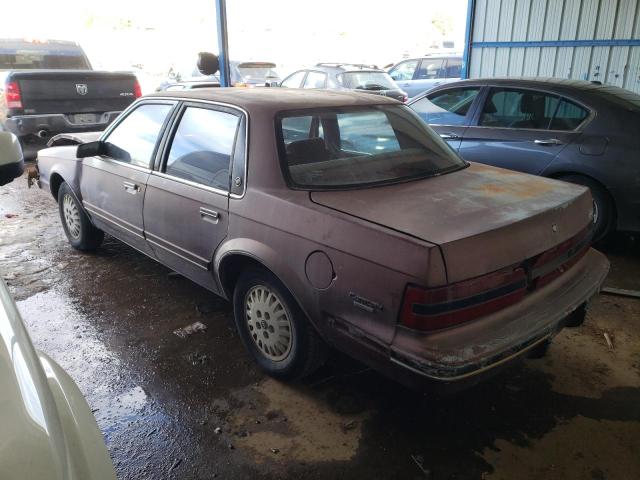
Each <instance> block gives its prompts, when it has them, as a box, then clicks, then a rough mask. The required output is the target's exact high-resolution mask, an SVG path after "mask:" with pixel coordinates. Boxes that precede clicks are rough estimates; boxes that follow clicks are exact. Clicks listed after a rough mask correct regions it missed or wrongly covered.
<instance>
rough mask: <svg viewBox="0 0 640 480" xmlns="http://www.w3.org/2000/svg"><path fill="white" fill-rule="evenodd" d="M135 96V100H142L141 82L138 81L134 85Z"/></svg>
mask: <svg viewBox="0 0 640 480" xmlns="http://www.w3.org/2000/svg"><path fill="white" fill-rule="evenodd" d="M133 96H134V97H135V98H140V97H141V96H142V89H141V88H140V82H138V80H136V81H135V83H134V84H133Z"/></svg>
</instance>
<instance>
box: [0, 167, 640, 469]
mask: <svg viewBox="0 0 640 480" xmlns="http://www.w3.org/2000/svg"><path fill="white" fill-rule="evenodd" d="M608 255H609V258H610V259H611V261H612V270H611V275H610V277H609V279H608V280H607V284H608V285H610V286H614V287H619V288H627V289H632V288H635V289H640V242H633V241H631V240H622V241H621V242H619V244H618V245H615V246H614V247H612V248H610V249H609V251H608ZM0 272H1V275H2V276H3V278H4V279H5V281H6V282H7V284H8V285H9V288H10V290H11V292H12V293H13V295H14V296H15V298H16V300H17V301H18V307H19V309H20V311H21V312H22V314H23V316H24V319H25V321H26V323H27V325H28V327H29V330H30V332H31V335H32V338H33V341H34V343H35V344H36V347H37V348H38V349H40V350H42V351H44V352H46V353H47V354H49V355H50V356H51V357H53V358H54V359H55V360H56V361H57V362H58V363H60V364H61V365H62V366H63V367H64V368H65V369H66V370H67V371H68V372H69V373H70V374H71V376H72V377H73V378H74V380H75V381H76V382H77V383H78V385H79V386H80V389H81V390H82V392H83V393H84V394H85V396H86V397H87V400H88V402H89V405H90V406H91V408H92V409H93V410H94V414H95V416H96V419H97V421H98V425H99V426H100V428H101V430H102V432H103V434H104V437H105V440H106V443H107V446H108V449H109V452H110V454H111V458H112V459H113V462H114V465H115V467H116V470H117V473H118V476H119V478H121V479H147V478H148V479H159V478H180V479H209V478H231V479H234V478H238V479H241V478H242V479H244V478H254V479H271V478H305V479H314V478H341V479H351V478H353V479H362V478H371V479H387V478H390V479H394V478H399V479H414V478H415V479H421V478H430V479H454V478H455V479H481V478H482V479H555V478H562V479H563V480H571V479H621V480H627V479H636V478H640V300H637V299H629V298H624V297H614V296H605V295H601V296H599V297H598V298H596V299H595V300H594V301H593V303H592V304H591V307H590V309H589V315H588V318H587V321H586V323H585V325H584V326H582V327H580V328H578V329H572V330H565V331H564V332H563V333H561V334H560V335H559V336H558V337H557V338H556V341H555V342H554V343H553V345H552V346H551V348H550V350H549V353H548V355H547V356H546V357H545V358H543V359H540V360H527V361H525V362H524V363H523V364H521V365H519V366H517V367H515V368H513V369H511V370H509V371H507V372H505V373H504V374H503V375H501V376H499V377H496V378H495V379H493V380H491V381H489V382H487V383H485V384H483V385H480V386H478V387H476V388H474V389H472V390H469V391H466V392H463V393H460V394H457V395H455V396H453V397H446V398H439V397H436V396H433V395H428V394H423V393H419V392H414V391H410V390H407V389H405V388H403V387H401V386H399V385H397V384H395V383H393V382H392V381H390V380H387V379H385V378H383V377H381V376H379V375H378V374H376V373H375V372H372V371H370V370H368V369H366V368H364V367H363V366H362V365H359V364H357V363H355V362H353V361H351V360H349V359H347V358H345V357H343V356H342V355H339V354H337V353H336V354H332V358H331V361H330V364H329V365H328V366H326V367H324V368H323V369H322V370H321V371H320V372H318V373H317V374H316V375H314V376H313V377H312V378H310V379H308V380H307V381H305V383H303V384H293V385H286V384H282V383H279V382H277V381H275V380H273V379H270V378H268V377H265V376H264V375H263V374H262V373H261V372H260V371H258V370H257V369H256V367H255V366H254V365H253V363H252V362H251V361H250V360H249V358H248V356H247V355H246V354H245V352H244V350H243V348H242V345H241V343H240V340H239V338H238V336H237V335H236V333H235V331H234V328H233V323H232V318H231V310H230V305H229V304H228V303H227V302H225V301H223V300H221V299H218V298H216V297H215V296H212V295H211V294H210V293H208V292H206V291H205V290H203V289H201V288H200V287H198V286H196V285H195V284H193V283H192V282H190V281H188V280H186V279H184V278H182V277H180V276H175V275H171V274H170V271H169V270H167V269H166V268H164V267H162V266H161V265H159V264H157V263H155V262H154V261H152V260H150V259H148V258H146V257H144V256H143V255H142V254H139V253H138V252H136V251H134V250H132V249H131V248H129V247H127V246H126V245H124V244H122V243H120V242H118V241H117V240H115V239H113V238H107V240H106V241H105V243H104V246H103V247H102V248H101V249H100V250H99V251H98V252H96V253H95V254H81V253H78V252H76V251H74V250H73V249H71V248H70V247H69V245H68V244H67V242H66V240H65V238H64V234H63V232H62V228H61V227H60V225H59V220H58V213H57V206H56V204H55V203H54V201H53V199H52V198H51V196H50V195H49V194H48V193H46V192H43V191H39V190H36V189H31V190H28V189H27V188H26V182H24V181H23V180H19V181H17V182H14V183H12V184H10V185H8V186H5V187H3V188H2V189H0ZM196 321H199V322H202V323H203V324H204V325H206V331H205V332H200V333H194V334H192V335H188V336H186V337H185V338H179V337H178V336H176V335H174V334H173V331H174V330H176V329H178V328H181V327H184V326H186V325H189V324H191V323H193V322H196ZM604 332H607V334H608V335H609V336H610V338H611V339H612V342H613V349H611V348H610V347H609V346H608V345H607V342H606V340H605V338H604Z"/></svg>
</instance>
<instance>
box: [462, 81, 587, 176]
mask: <svg viewBox="0 0 640 480" xmlns="http://www.w3.org/2000/svg"><path fill="white" fill-rule="evenodd" d="M588 116H589V111H588V110H587V109H586V108H584V107H582V106H580V105H578V104H577V103H575V102H572V101H570V100H568V99H566V98H563V97H560V96H558V95H556V94H554V93H550V92H544V91H538V90H533V89H525V88H505V87H492V88H490V89H489V90H488V92H487V95H486V98H485V99H484V101H483V104H482V107H481V108H479V109H478V110H477V112H476V113H475V115H474V119H473V122H472V124H471V126H469V128H467V129H466V131H465V133H464V137H463V139H462V142H461V145H460V149H459V152H460V154H461V155H462V156H463V157H464V159H465V160H469V161H472V162H481V163H487V164H490V165H495V166H497V167H503V168H509V169H512V170H518V171H520V172H525V173H531V174H540V173H541V172H542V171H543V170H544V169H545V167H546V166H547V165H548V164H549V163H550V162H551V161H552V160H553V159H554V158H555V157H556V156H557V155H558V154H559V153H560V152H561V151H562V150H563V149H564V148H565V147H566V146H567V145H568V144H570V143H571V142H573V141H574V140H575V139H576V138H577V137H578V136H579V135H580V132H579V131H578V128H579V126H580V125H581V124H582V123H583V122H584V120H585V119H586V118H587V117H588Z"/></svg>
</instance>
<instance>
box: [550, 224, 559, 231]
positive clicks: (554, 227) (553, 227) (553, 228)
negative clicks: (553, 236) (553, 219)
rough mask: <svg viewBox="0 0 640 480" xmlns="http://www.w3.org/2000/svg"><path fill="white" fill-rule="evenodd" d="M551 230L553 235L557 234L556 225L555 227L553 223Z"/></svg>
mask: <svg viewBox="0 0 640 480" xmlns="http://www.w3.org/2000/svg"><path fill="white" fill-rule="evenodd" d="M551 230H552V231H553V233H558V225H556V224H555V223H554V224H553V225H551Z"/></svg>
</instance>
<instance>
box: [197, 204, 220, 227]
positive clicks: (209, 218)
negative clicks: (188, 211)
mask: <svg viewBox="0 0 640 480" xmlns="http://www.w3.org/2000/svg"><path fill="white" fill-rule="evenodd" d="M200 217H201V218H202V220H204V221H205V222H211V223H218V220H220V214H219V213H218V212H216V211H215V210H209V209H208V208H204V207H200Z"/></svg>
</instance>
